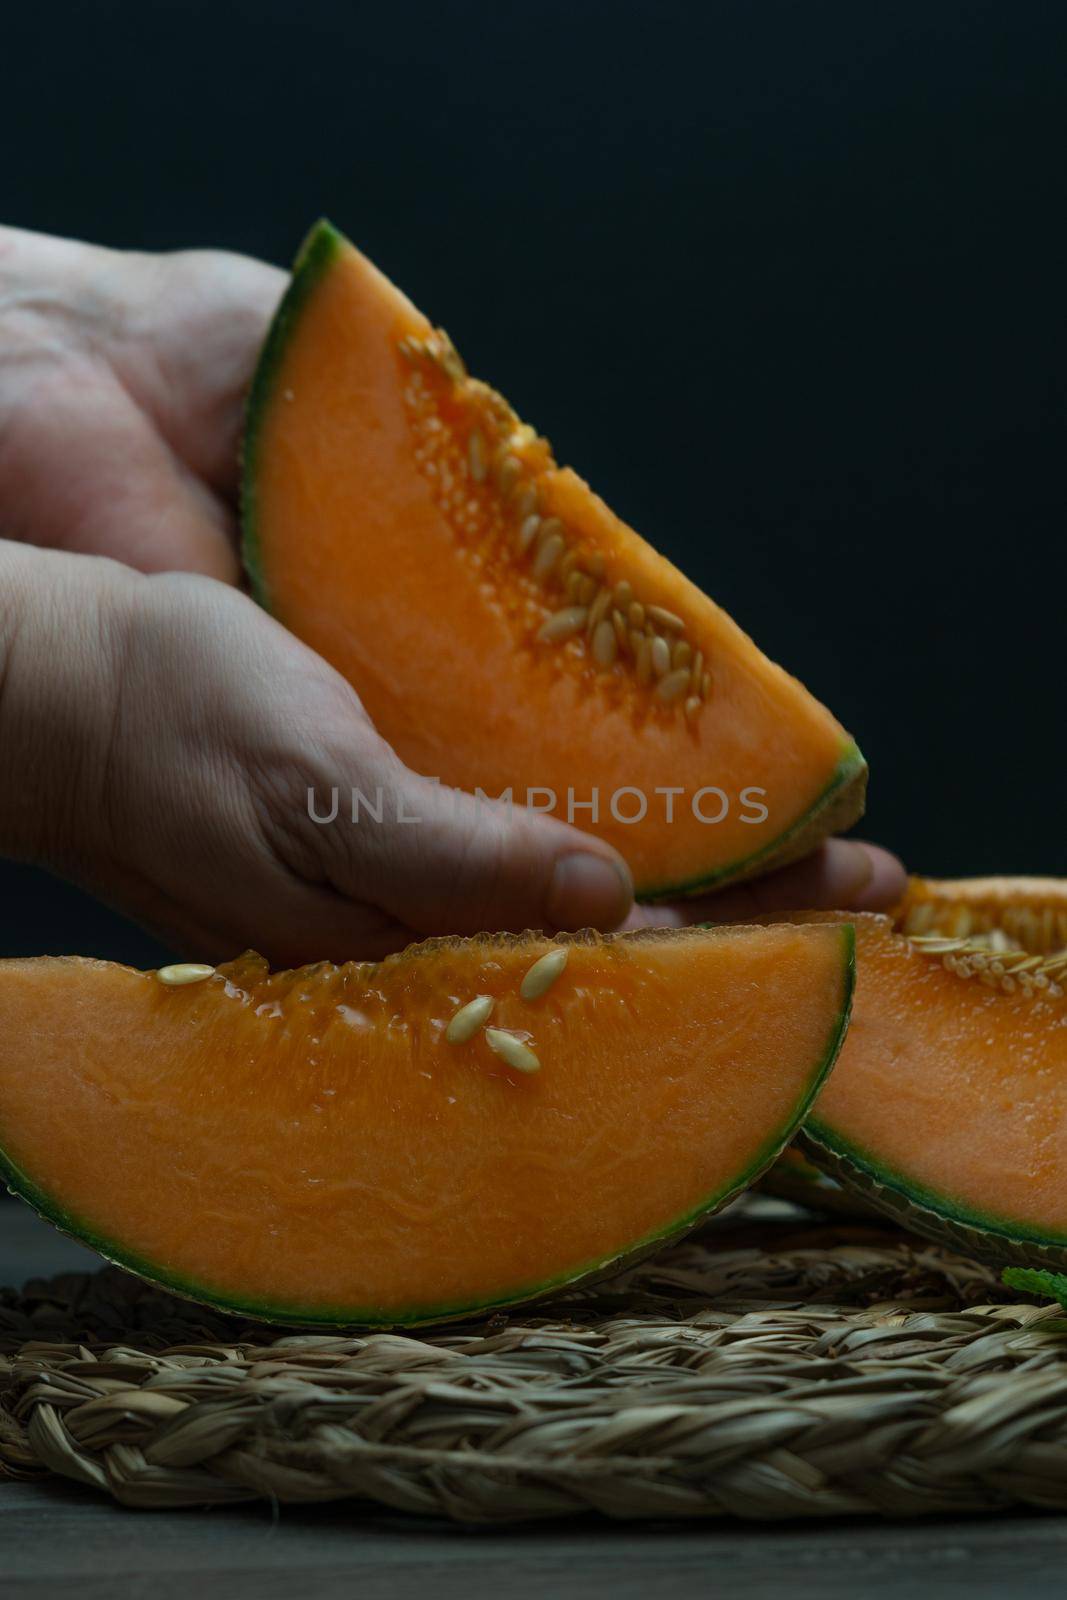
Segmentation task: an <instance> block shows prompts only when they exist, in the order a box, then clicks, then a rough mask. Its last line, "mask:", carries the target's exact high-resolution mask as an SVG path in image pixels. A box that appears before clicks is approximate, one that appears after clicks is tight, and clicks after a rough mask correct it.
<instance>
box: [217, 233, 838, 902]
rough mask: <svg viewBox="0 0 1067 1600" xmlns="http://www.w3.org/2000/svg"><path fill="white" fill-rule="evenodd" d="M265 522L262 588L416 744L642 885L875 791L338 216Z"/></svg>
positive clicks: (455, 781)
mask: <svg viewBox="0 0 1067 1600" xmlns="http://www.w3.org/2000/svg"><path fill="white" fill-rule="evenodd" d="M642 403H644V402H642ZM244 528H245V546H244V549H245V561H246V565H247V567H248V571H249V573H250V576H251V580H252V586H253V590H254V592H255V594H256V595H257V597H258V598H259V599H260V600H261V601H262V602H263V604H265V605H266V606H268V607H269V608H270V610H271V611H273V613H274V614H275V615H276V616H277V617H278V618H279V620H280V621H282V622H283V623H284V624H285V625H286V626H287V627H288V628H290V629H291V630H292V631H293V632H295V633H296V634H298V635H299V636H300V637H301V638H302V639H304V640H306V641H307V642H308V643H309V644H311V645H312V646H313V647H314V648H315V649H316V650H317V651H318V652H319V653H320V654H321V655H323V656H325V658H326V659H327V660H328V661H330V662H332V664H333V665H334V666H335V667H337V668H338V669H339V671H340V672H342V673H343V674H344V675H345V677H347V678H348V680H349V681H350V682H351V683H352V684H354V685H355V687H356V688H357V689H358V691H359V693H360V695H361V697H362V699H363V702H364V704H365V705H366V707H367V710H368V711H369V713H370V715H371V717H372V718H373V720H374V722H375V723H376V725H377V726H378V728H379V729H380V730H381V732H382V733H383V734H384V735H385V737H386V738H387V739H388V740H389V742H390V743H391V744H392V745H393V747H394V748H395V749H396V750H397V751H398V753H399V754H400V755H401V757H402V758H403V759H404V760H405V761H406V762H407V763H408V765H409V766H411V767H413V768H415V770H417V771H419V772H421V773H424V774H425V775H427V776H430V777H437V778H440V779H441V780H442V782H445V783H448V784H452V785H455V786H457V787H459V788H462V789H466V790H469V791H474V790H478V789H481V790H482V791H483V792H484V793H485V794H487V795H492V796H496V795H500V794H506V793H510V794H511V796H512V798H513V799H514V800H515V801H516V802H518V803H527V804H532V805H536V806H540V807H543V808H545V809H550V808H552V809H554V813H555V815H557V816H561V817H563V818H564V819H565V820H569V821H572V822H575V823H576V824H577V825H578V826H579V827H582V828H586V829H590V830H593V831H597V832H599V833H601V834H603V835H604V836H605V837H607V838H608V839H609V840H610V841H611V842H612V843H613V844H614V845H616V846H617V848H618V849H619V850H620V851H621V852H622V854H623V855H624V856H625V857H626V859H627V860H628V862H629V863H630V866H631V868H632V871H633V875H634V879H635V882H636V885H637V889H638V892H639V893H641V894H643V895H644V896H646V897H657V896H659V897H662V896H665V895H668V894H678V893H688V892H695V891H697V890H700V889H705V888H709V887H712V886H715V885H719V884H722V883H725V882H727V881H728V880H730V879H735V878H741V877H745V876H749V875H751V874H753V873H756V872H761V871H765V870H766V869H767V868H769V867H771V866H776V865H781V864H783V863H784V862H786V861H788V860H791V859H795V858H796V857H798V856H801V855H804V854H806V853H807V852H808V851H810V850H811V849H812V848H813V847H814V846H815V845H816V844H817V843H818V841H819V840H820V839H821V838H822V837H823V836H824V835H825V834H827V833H829V832H833V831H835V830H838V829H842V828H845V827H847V826H848V825H849V824H851V823H852V822H853V821H854V820H855V819H856V817H857V816H859V815H860V814H861V812H862V809H863V794H864V785H865V778H866V767H865V764H864V762H863V759H862V757H861V755H860V753H859V751H858V750H857V748H856V746H855V744H854V743H853V742H852V740H851V739H850V738H849V737H848V736H847V735H846V733H845V732H844V730H843V729H842V728H841V726H840V724H839V723H838V722H837V721H835V719H834V718H833V717H832V716H831V715H830V713H829V712H828V711H827V710H825V708H824V707H823V706H821V705H819V704H818V703H817V702H816V701H815V700H814V699H813V698H812V697H811V695H810V694H808V692H807V691H806V690H805V689H804V688H803V686H802V685H801V684H800V683H798V682H797V681H796V680H795V679H794V678H791V677H789V676H788V675H787V674H786V673H785V672H783V671H782V669H781V668H780V667H777V666H775V665H774V664H773V663H771V662H770V661H768V660H767V658H766V657H765V656H763V655H762V654H761V653H760V651H759V650H758V649H757V648H756V646H755V645H754V644H753V643H752V641H751V639H749V638H747V637H746V636H745V634H743V633H742V632H741V630H740V629H739V628H738V627H737V626H736V625H735V624H734V623H733V622H732V621H731V619H730V618H729V617H728V616H727V615H726V614H725V613H724V612H723V611H721V610H720V609H719V607H718V606H716V605H714V604H713V603H712V601H711V600H709V599H708V598H707V596H706V595H704V594H702V593H701V592H700V590H699V589H697V588H696V587H695V586H694V585H693V584H692V583H690V582H689V581H688V580H687V579H686V578H684V577H683V576H682V574H681V573H680V572H678V571H677V569H676V568H674V567H673V566H671V564H670V563H669V562H668V561H666V560H664V559H663V557H662V556H660V555H658V554H657V553H656V552H655V550H653V549H652V548H651V547H650V546H649V545H647V544H646V543H645V542H644V541H643V540H642V539H640V538H639V537H638V536H637V534H635V533H634V532H633V531H632V530H631V529H630V528H628V527H626V525H625V524H624V523H622V522H620V520H619V519H618V517H616V516H614V515H613V513H612V512H611V511H610V510H609V509H608V507H607V506H606V505H605V504H604V502H603V501H602V500H600V499H598V498H597V496H596V495H594V494H593V493H592V491H591V490H590V489H589V488H588V486H587V485H586V484H585V483H583V482H582V480H581V479H580V478H578V477H577V476H576V475H575V474H574V473H573V472H572V471H570V470H569V469H566V468H560V467H558V466H557V465H556V463H555V461H554V459H553V456H552V453H551V450H550V447H549V445H548V443H547V441H546V440H545V439H543V438H539V437H538V436H537V435H536V434H535V433H534V431H533V430H532V429H531V428H528V427H526V426H525V425H524V424H523V423H521V422H520V421H519V419H518V417H517V416H516V415H515V413H514V412H513V411H512V409H511V407H510V406H509V405H508V403H507V401H506V400H504V399H503V398H502V397H501V396H500V395H499V394H497V393H496V392H495V391H494V390H492V389H490V388H489V387H488V386H487V385H486V384H484V383H479V382H476V381H474V380H473V379H471V378H469V377H468V376H467V374H466V371H465V368H464V366H463V364H462V362H461V361H460V359H459V357H458V355H457V354H456V352H455V349H454V348H453V346H452V344H451V342H450V341H449V339H448V337H447V335H446V334H444V333H443V331H442V330H440V329H434V328H433V327H432V326H431V324H430V323H429V322H428V321H427V319H426V318H425V317H424V316H423V315H422V314H421V313H420V312H419V311H417V310H416V309H415V307H414V306H413V305H412V304H411V303H410V302H409V301H408V300H407V299H406V298H405V297H404V296H403V295H402V294H401V293H400V292H399V291H398V290H397V289H395V288H394V287H393V285H392V284H391V283H389V282H388V280H387V279H386V278H384V277H383V276H382V274H381V273H380V272H378V271H377V270H376V269H375V267H373V266H372V265H371V263H370V262H369V261H367V260H366V259H365V258H364V257H363V256H362V255H360V254H359V252H358V251H357V250H355V249H354V248H353V247H352V245H350V244H349V243H348V242H347V241H346V240H345V239H343V238H342V237H341V235H340V234H338V233H337V232H336V231H335V230H334V229H333V228H331V227H330V226H329V225H328V224H327V223H321V224H319V226H318V227H317V228H316V229H315V230H314V231H313V232H312V234H311V236H310V238H309V240H308V242H307V244H306V245H305V247H304V250H303V251H302V253H301V255H300V257H299V259H298V261H297V265H296V270H295V274H294V277H293V281H292V285H291V288H290V289H289V292H288V294H287V295H286V297H285V299H284V301H283V303H282V306H281V308H280V310H279V312H278V315H277V317H276V319H275V322H274V326H273V328H272V330H271V333H270V336H269V338H268V340H267V343H266V346H265V349H264V352H263V357H262V361H261V363H260V367H259V372H258V374H257V377H256V381H255V385H254V389H253V393H252V396H251V401H250V406H249V415H248V430H247V436H246V441H245V477H244ZM671 791H673V792H671ZM594 805H595V806H596V813H595V814H594V811H593V809H592V807H593V806H594Z"/></svg>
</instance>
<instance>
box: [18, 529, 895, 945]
mask: <svg viewBox="0 0 1067 1600" xmlns="http://www.w3.org/2000/svg"><path fill="white" fill-rule="evenodd" d="M0 594H2V595H3V597H4V601H5V604H4V606H3V607H0V635H2V634H3V631H4V629H3V626H2V624H3V622H4V620H5V617H6V620H7V622H8V625H9V642H8V647H7V651H6V658H4V659H3V666H4V671H3V674H2V676H3V681H4V694H3V700H2V702H0V742H2V748H3V751H4V758H5V759H4V763H3V768H2V772H0V833H2V842H3V844H4V846H5V848H6V849H7V850H8V851H9V852H11V853H16V854H21V855H23V856H28V857H30V858H33V859H37V860H44V861H46V862H48V863H49V864H50V865H52V866H54V867H56V868H58V869H59V870H60V871H62V872H64V873H65V874H66V875H67V876H69V877H72V878H75V879H76V880H78V881H80V882H82V883H84V884H86V885H87V886H88V887H90V888H92V889H94V890H95V891H96V892H98V893H99V894H101V895H102V896H103V897H104V898H106V899H108V900H110V901H112V902H113V903H117V904H118V905H120V906H121V907H122V908H123V909H124V910H126V911H128V912H130V913H131V914H132V915H133V916H135V917H137V918H138V920H140V921H141V922H143V923H144V924H146V925H147V926H149V927H152V928H154V929H156V930H157V931H159V932H160V933H161V934H162V935H163V936H164V937H165V938H166V939H167V940H168V942H170V943H171V944H173V945H174V946H175V948H177V949H179V950H181V951H182V952H183V953H185V954H188V955H190V956H192V955H195V956H199V957H213V958H218V957H221V956H225V955H232V954H233V953H234V952H235V951H237V950H239V949H241V948H244V947H245V946H247V945H256V946H257V947H258V948H260V949H261V950H263V952H264V954H266V955H267V956H268V957H270V959H271V960H272V961H274V962H280V963H298V962H301V961H308V960H317V959H322V958H324V957H326V958H331V959H334V960H347V959H350V958H354V957H359V958H364V959H376V958H378V957H380V956H382V955H384V954H386V953H387V952H388V951H390V950H394V949H398V948H400V947H401V946H402V945H404V944H405V943H407V942H409V941H410V940H411V939H414V938H420V937H424V936H426V935H429V934H434V933H445V932H449V933H473V932H477V931H481V930H491V929H500V928H512V929H521V928H524V927H544V928H548V929H550V930H555V929H560V928H577V927H582V926H586V925H592V926H598V927H602V928H610V927H613V926H616V925H617V924H618V923H620V922H621V921H622V920H623V919H624V918H625V917H626V915H627V912H628V911H629V908H630V896H631V889H630V880H629V874H628V872H627V871H626V868H625V866H624V865H623V863H622V862H621V860H620V858H619V857H618V856H616V854H615V853H614V851H612V850H611V849H610V847H609V846H607V845H606V844H604V843H603V842H602V841H600V840H598V839H596V838H594V837H592V836H590V835H588V834H584V833H581V832H579V831H577V830H576V829H573V828H570V827H568V826H567V825H566V824H565V823H563V822H559V821H557V820H555V819H554V818H552V817H549V816H546V815H544V814H536V813H532V812H528V811H526V810H525V809H524V808H522V807H515V808H511V807H504V806H496V805H491V804H487V803H486V802H479V801H477V800H476V799H474V798H473V797H472V796H469V795H462V794H458V793H457V792H456V791H453V790H450V789H445V788H442V787H441V786H439V785H437V784H435V783H433V782H432V781H430V780H429V779H427V778H424V777H420V776H418V775H417V774H416V773H413V772H411V771H409V770H408V769H407V768H405V767H404V766H403V765H402V764H401V762H400V761H399V760H398V758H397V757H396V755H395V754H394V753H393V751H392V750H390V749H389V747H388V746H387V745H386V744H385V743H384V741H383V740H382V739H381V738H380V737H379V736H378V734H377V733H376V732H375V730H374V728H373V727H372V726H371V724H370V722H369V721H368V719H367V717H366V714H365V713H364V711H363V708H362V706H361V705H360V702H359V700H358V698H357V696H356V695H355V693H354V692H353V690H352V689H351V688H350V687H349V686H348V684H346V683H345V682H344V681H343V679H341V678H340V677H339V676H338V675H337V674H336V673H335V672H334V671H333V669H332V668H331V667H329V666H327V664H326V663H325V662H324V661H322V660H321V659H320V658H319V657H318V656H317V655H315V654H314V653H313V652H312V651H310V650H308V649H307V648H306V647H305V646H304V645H302V644H301V643H300V642H299V641H298V640H296V639H295V638H293V637H292V635H291V634H289V633H287V632H286V631H285V630H284V629H283V628H282V627H280V626H279V625H278V624H277V623H276V622H274V621H273V620H272V619H271V618H270V617H268V616H267V615H266V614H265V613H264V612H262V611H260V610H259V609H258V608H257V607H256V606H255V605H254V604H253V603H252V601H251V600H249V599H248V598H247V597H246V596H244V595H242V594H241V593H239V592H238V591H236V590H234V589H231V588H228V587H227V586H225V585H223V584H219V583H213V582H211V581H209V580H207V579H204V578H199V577H194V576H186V575H180V574H171V575H160V576H155V577H150V578H145V577H140V576H138V575H136V574H134V573H132V572H130V571H128V570H127V569H124V568H122V567H120V566H118V565H116V564H114V563H112V562H107V561H93V560H88V559H86V558H84V557H73V556H66V555H55V554H49V553H44V552H28V551H20V550H18V549H17V547H14V546H11V545H7V546H4V545H0ZM14 619H17V627H14V626H12V624H13V620H14ZM334 789H336V790H337V791H338V793H339V799H340V804H339V811H338V815H337V816H336V818H335V819H334V820H333V821H331V822H329V823H328V824H327V823H321V822H318V821H315V820H313V818H312V816H311V814H310V812H309V804H308V792H309V790H310V791H313V793H314V796H315V808H316V813H317V814H318V815H328V814H329V811H330V809H331V805H330V802H331V792H332V791H333V790H334ZM353 790H358V791H360V792H361V793H362V795H363V796H365V797H366V798H367V801H369V803H370V806H371V807H373V808H375V809H377V810H380V812H381V820H380V821H379V820H375V819H374V817H373V816H372V815H371V814H370V812H369V811H368V809H367V808H366V806H364V808H363V812H362V815H361V819H360V821H359V822H357V823H353V822H352V820H351V810H350V803H351V801H350V797H351V794H352V791H353ZM404 818H407V819H411V818H417V819H418V820H417V821H411V820H406V821H405V820H402V819H404ZM857 852H859V855H857V854H856V853H857ZM855 861H861V866H862V871H861V874H860V875H859V876H862V877H863V878H864V880H866V879H867V877H868V873H867V870H866V865H865V863H866V856H865V854H864V851H863V847H860V846H855V845H852V844H851V843H848V842H845V841H835V842H834V843H833V844H832V845H830V846H828V847H827V848H826V849H825V850H824V852H822V853H821V854H820V855H819V856H817V857H814V858H812V860H811V862H810V863H807V864H802V865H800V866H798V867H793V868H789V869H786V871H785V872H784V873H782V874H779V875H778V879H779V881H778V885H777V889H776V888H775V886H774V880H773V879H770V878H769V879H767V880H765V882H764V884H763V885H761V886H760V888H759V889H758V890H757V891H755V892H756V893H758V894H759V895H760V897H761V901H760V903H761V904H762V905H763V906H765V907H766V906H770V905H774V904H781V905H786V906H788V905H791V904H792V905H796V904H798V903H800V902H798V900H797V898H796V896H795V894H794V893H791V890H790V884H791V883H792V887H793V890H794V891H795V890H797V889H798V888H802V889H803V893H802V894H801V896H800V900H801V901H802V902H803V903H806V904H809V905H820V904H840V903H842V902H843V901H844V902H845V903H848V901H849V900H850V899H851V901H852V903H853V904H856V903H863V904H868V905H870V904H873V903H875V900H874V899H872V891H873V892H874V894H875V895H876V896H888V897H892V894H895V892H896V890H895V885H892V884H890V883H889V880H888V878H887V876H886V874H885V872H884V871H881V869H880V871H881V875H880V878H879V883H878V884H877V885H875V884H872V883H870V882H866V881H865V882H864V883H863V884H861V883H860V882H859V876H857V875H855V872H854V868H852V867H851V866H850V863H852V862H855ZM849 871H852V872H853V878H852V880H851V882H850V881H849V878H848V876H847V874H848V873H849ZM768 886H770V887H768ZM857 891H858V892H857ZM748 893H749V891H747V890H744V889H741V890H735V891H729V894H730V895H732V896H733V897H735V903H734V905H733V906H730V902H729V900H727V897H726V896H723V897H720V898H721V899H722V900H723V901H724V902H726V905H727V907H728V908H729V914H731V915H732V914H736V911H737V909H738V908H739V906H740V902H738V901H737V900H736V897H738V896H746V897H747V894H748ZM743 909H744V910H745V911H746V912H750V911H751V910H754V909H757V907H756V906H755V905H750V904H749V903H748V901H747V898H746V900H745V902H744V905H743ZM698 912H699V914H700V915H701V916H707V915H708V914H709V913H708V909H707V906H706V904H704V905H702V906H701V905H699V904H698V903H694V910H693V911H692V912H690V911H689V909H688V908H686V909H684V910H683V911H681V912H676V911H673V910H672V909H671V908H655V909H651V910H645V911H642V912H639V913H638V917H639V918H640V919H641V920H655V921H662V920H672V918H676V917H680V916H683V915H684V916H686V917H693V916H696V915H697V914H698ZM712 914H717V913H715V912H713V913H712Z"/></svg>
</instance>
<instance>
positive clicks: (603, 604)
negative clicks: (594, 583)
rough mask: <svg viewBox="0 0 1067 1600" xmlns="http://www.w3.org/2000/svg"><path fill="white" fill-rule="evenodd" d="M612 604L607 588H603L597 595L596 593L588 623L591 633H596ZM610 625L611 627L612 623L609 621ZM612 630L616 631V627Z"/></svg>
mask: <svg viewBox="0 0 1067 1600" xmlns="http://www.w3.org/2000/svg"><path fill="white" fill-rule="evenodd" d="M610 604H611V594H610V593H609V591H608V590H607V589H601V590H600V591H599V592H598V593H597V594H596V595H594V597H593V600H592V602H591V604H590V606H589V621H588V623H587V627H588V629H589V632H590V633H591V634H592V633H595V632H596V630H597V629H598V628H599V626H600V624H601V623H602V622H603V621H604V618H605V617H606V616H607V614H608V607H609V606H610ZM608 626H609V627H611V624H610V623H609V624H608ZM612 632H613V633H614V629H612Z"/></svg>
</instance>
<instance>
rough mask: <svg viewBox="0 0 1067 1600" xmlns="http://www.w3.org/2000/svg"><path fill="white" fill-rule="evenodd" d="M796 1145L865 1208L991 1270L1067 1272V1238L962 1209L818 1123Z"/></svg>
mask: <svg viewBox="0 0 1067 1600" xmlns="http://www.w3.org/2000/svg"><path fill="white" fill-rule="evenodd" d="M796 1142H797V1145H798V1146H799V1148H800V1149H801V1150H802V1151H803V1153H804V1154H805V1155H807V1156H809V1157H810V1158H811V1160H812V1161H813V1162H814V1163H815V1165H816V1166H817V1167H819V1168H820V1170H821V1171H823V1172H825V1174H826V1176H827V1177H828V1178H834V1179H835V1180H836V1181H837V1182H838V1183H839V1184H840V1185H841V1188H842V1189H843V1190H844V1191H845V1192H846V1193H847V1194H853V1195H855V1196H856V1199H857V1201H858V1202H859V1204H860V1207H861V1210H862V1209H868V1208H870V1209H873V1210H874V1211H877V1212H878V1213H879V1214H880V1215H881V1216H883V1217H886V1218H887V1219H888V1220H890V1221H892V1222H895V1223H896V1224H897V1226H898V1227H901V1228H906V1229H908V1230H909V1232H911V1233H918V1234H921V1235H922V1237H923V1238H924V1239H929V1240H931V1241H932V1242H933V1243H934V1244H940V1245H944V1246H945V1247H946V1248H947V1249H949V1250H955V1251H957V1252H958V1253H959V1254H960V1255H966V1256H974V1257H975V1259H976V1260H978V1261H987V1262H989V1263H990V1265H992V1266H1002V1267H1004V1266H1009V1267H1010V1266H1019V1267H1034V1268H1045V1269H1047V1270H1048V1271H1051V1272H1061V1273H1062V1272H1067V1234H1059V1235H1056V1234H1051V1233H1042V1232H1040V1231H1038V1230H1037V1229H1032V1228H1029V1227H1027V1226H1026V1224H1024V1223H1020V1222H1018V1221H1017V1220H1013V1219H1011V1218H1008V1217H1000V1216H997V1215H996V1214H995V1213H994V1212H993V1211H988V1212H983V1211H981V1210H979V1209H977V1208H971V1207H966V1206H962V1205H960V1204H959V1203H958V1202H957V1201H954V1200H953V1199H952V1197H951V1196H950V1195H946V1194H940V1193H938V1192H937V1191H936V1190H934V1189H925V1188H923V1186H922V1185H921V1184H918V1183H916V1181H915V1180H914V1178H912V1177H910V1176H909V1175H908V1174H906V1173H901V1172H894V1171H893V1170H892V1169H891V1168H889V1167H885V1166H881V1165H880V1164H879V1163H878V1161H877V1160H876V1159H875V1158H873V1157H872V1156H871V1155H870V1154H869V1153H867V1152H865V1151H860V1150H858V1149H856V1148H855V1147H854V1146H853V1145H850V1144H849V1143H848V1141H847V1140H845V1139H842V1138H841V1137H840V1135H839V1134H837V1133H835V1132H834V1130H832V1129H830V1128H828V1127H826V1126H825V1124H823V1123H819V1122H818V1121H817V1120H815V1122H814V1126H812V1127H811V1128H810V1129H808V1128H803V1129H801V1131H800V1133H799V1134H798V1136H797V1141H796Z"/></svg>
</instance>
